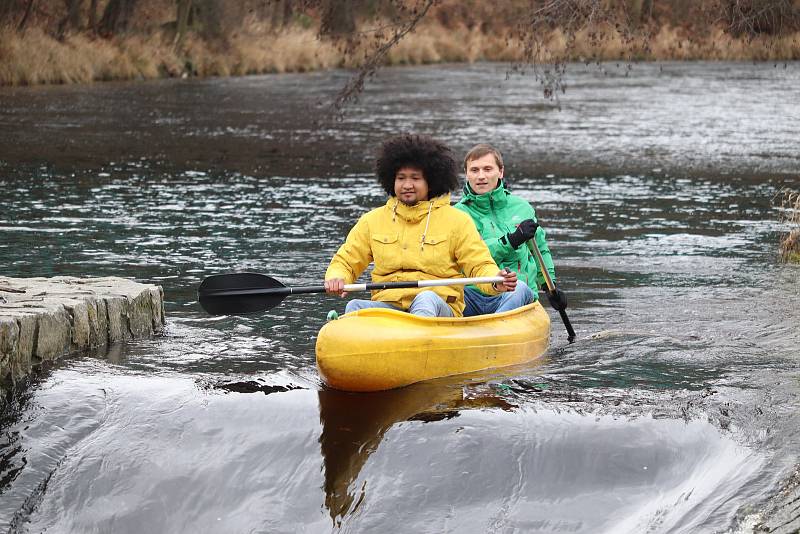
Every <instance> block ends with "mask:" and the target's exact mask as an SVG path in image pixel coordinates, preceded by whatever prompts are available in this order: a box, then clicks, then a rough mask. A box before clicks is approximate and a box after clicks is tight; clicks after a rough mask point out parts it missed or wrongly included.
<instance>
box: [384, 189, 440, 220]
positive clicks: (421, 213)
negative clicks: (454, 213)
mask: <svg viewBox="0 0 800 534" xmlns="http://www.w3.org/2000/svg"><path fill="white" fill-rule="evenodd" d="M449 205H450V193H445V194H444V195H439V196H438V197H433V198H432V199H430V200H423V201H421V202H417V203H416V204H414V205H413V206H407V205H405V204H403V203H402V202H400V201H399V200H398V199H397V197H394V196H392V197H389V200H387V201H386V207H387V208H388V209H389V210H390V211H391V212H392V220H394V219H395V218H400V219H403V220H405V221H408V222H410V223H417V222H419V221H421V220H422V219H424V218H426V217H428V215H429V214H430V213H431V211H433V210H436V209H439V208H441V207H444V206H449Z"/></svg>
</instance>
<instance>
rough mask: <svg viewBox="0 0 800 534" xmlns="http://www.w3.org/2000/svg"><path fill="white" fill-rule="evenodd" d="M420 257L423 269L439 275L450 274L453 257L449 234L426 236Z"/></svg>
mask: <svg viewBox="0 0 800 534" xmlns="http://www.w3.org/2000/svg"><path fill="white" fill-rule="evenodd" d="M420 259H421V261H422V265H423V269H422V270H424V271H426V272H431V273H432V274H436V275H437V276H448V275H449V271H450V268H451V267H452V265H453V258H451V257H450V240H449V239H448V236H447V234H443V235H427V236H425V241H424V244H423V246H422V251H421V258H420Z"/></svg>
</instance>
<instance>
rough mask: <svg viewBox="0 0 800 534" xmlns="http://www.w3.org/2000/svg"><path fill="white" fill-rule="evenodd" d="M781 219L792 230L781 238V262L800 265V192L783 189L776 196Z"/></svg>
mask: <svg viewBox="0 0 800 534" xmlns="http://www.w3.org/2000/svg"><path fill="white" fill-rule="evenodd" d="M777 198H778V199H779V207H780V209H781V219H782V220H783V221H784V222H787V223H789V224H790V225H791V226H793V228H791V229H790V230H789V232H788V233H787V234H786V235H784V236H783V237H782V238H781V242H780V246H779V251H780V256H781V260H783V261H785V262H788V263H800V192H798V191H793V190H791V189H788V188H784V189H782V190H781V192H780V193H779V194H778V197H777Z"/></svg>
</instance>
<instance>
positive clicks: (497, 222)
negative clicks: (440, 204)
mask: <svg viewBox="0 0 800 534" xmlns="http://www.w3.org/2000/svg"><path fill="white" fill-rule="evenodd" d="M455 207H456V208H458V209H460V210H462V211H465V212H466V213H468V214H469V215H470V217H472V220H473V221H475V226H477V227H478V232H479V233H480V234H481V238H483V240H484V242H485V243H486V246H487V247H489V252H491V253H492V258H494V261H495V262H497V265H499V266H500V268H503V267H508V268H509V269H511V270H512V271H514V272H516V273H517V276H518V277H519V279H520V280H522V281H523V282H525V283H526V284H528V286H530V287H531V289H533V294H534V297H536V296H537V290H538V288H540V287H541V286H543V285H544V284H545V281H544V276H542V274H541V273H540V272H539V265H538V263H537V261H536V258H535V257H534V255H533V253H532V252H531V251H530V250H529V249H528V247H527V246H525V244H522V245H520V246H519V248H517V249H514V248H513V247H512V246H511V245H510V244H509V243H508V241H507V240H506V239H501V238H504V236H505V235H506V234H508V233H510V232H513V231H514V230H516V228H517V225H518V224H519V223H521V222H522V221H524V220H525V219H533V220H534V221H536V212H535V211H534V210H533V206H531V205H530V204H529V203H528V201H526V200H524V199H523V198H520V197H518V196H516V195H512V194H511V192H510V191H509V190H508V189H506V187H505V184H504V183H503V182H502V180H501V181H500V183H499V184H498V185H497V187H496V188H495V189H494V190H492V191H490V192H488V193H484V194H482V195H477V194H475V193H474V192H473V191H472V188H471V187H470V186H469V182H467V183H466V184H464V196H463V198H462V199H461V200H460V201H459V202H458V203H457V204H456V205H455ZM534 239H535V241H536V246H537V247H538V248H539V252H541V253H542V259H544V264H545V267H546V268H547V271H548V272H549V273H550V277H551V278H552V279H553V282H555V281H556V270H555V267H554V265H553V258H552V256H551V255H550V249H549V248H548V247H547V241H545V231H544V228H541V227H539V229H538V230H537V231H536V235H535V236H534Z"/></svg>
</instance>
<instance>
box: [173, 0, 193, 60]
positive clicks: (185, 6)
mask: <svg viewBox="0 0 800 534" xmlns="http://www.w3.org/2000/svg"><path fill="white" fill-rule="evenodd" d="M176 8H177V12H176V14H175V40H174V41H173V43H172V45H173V47H175V48H178V47H180V46H181V44H182V43H183V39H184V37H185V36H186V32H187V31H188V29H189V15H190V14H191V10H192V0H177V2H176Z"/></svg>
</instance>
